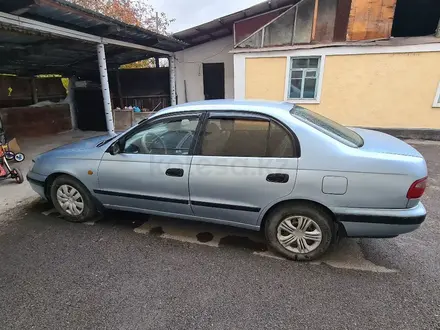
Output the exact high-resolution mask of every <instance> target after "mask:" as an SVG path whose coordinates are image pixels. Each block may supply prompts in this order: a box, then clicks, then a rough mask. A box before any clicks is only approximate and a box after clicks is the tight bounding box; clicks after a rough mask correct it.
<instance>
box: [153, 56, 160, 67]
mask: <svg viewBox="0 0 440 330" xmlns="http://www.w3.org/2000/svg"><path fill="white" fill-rule="evenodd" d="M154 64H155V65H156V68H160V65H159V57H157V56H156V57H155V58H154Z"/></svg>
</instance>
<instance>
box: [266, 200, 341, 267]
mask: <svg viewBox="0 0 440 330" xmlns="http://www.w3.org/2000/svg"><path fill="white" fill-rule="evenodd" d="M265 234H266V239H267V241H268V244H269V245H270V247H272V248H273V249H274V250H275V251H276V252H278V253H280V254H282V255H283V256H285V257H286V258H288V259H292V260H297V261H307V260H313V259H317V258H319V257H320V256H321V255H323V254H324V253H325V252H326V251H327V249H328V248H329V246H330V243H331V242H332V238H333V235H334V230H333V223H332V219H331V218H330V217H329V216H328V215H327V214H326V212H325V211H323V210H322V209H320V208H319V207H315V206H309V205H287V206H283V207H280V208H278V209H275V210H274V211H273V212H272V213H271V214H269V216H268V219H267V222H266V226H265Z"/></svg>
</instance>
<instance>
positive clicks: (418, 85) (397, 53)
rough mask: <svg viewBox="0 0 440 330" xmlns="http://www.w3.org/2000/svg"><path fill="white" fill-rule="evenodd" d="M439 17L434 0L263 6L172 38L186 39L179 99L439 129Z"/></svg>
mask: <svg viewBox="0 0 440 330" xmlns="http://www.w3.org/2000/svg"><path fill="white" fill-rule="evenodd" d="M439 18H440V2H439V1H438V0H423V1H412V0H370V1H365V0H272V1H268V2H264V3H261V4H258V5H256V6H253V7H250V8H248V9H245V10H243V11H240V12H237V13H234V14H231V15H228V16H225V17H221V18H219V19H216V20H214V21H211V22H208V23H206V24H202V25H199V26H197V27H193V28H190V29H188V30H185V31H182V32H179V33H177V34H175V35H174V36H175V37H176V38H178V39H180V40H183V41H184V42H186V43H187V44H189V45H190V47H187V48H186V49H184V50H182V51H178V52H176V53H175V57H176V90H177V98H178V103H184V102H187V101H195V100H202V99H210V98H235V99H267V100H277V101H288V102H292V103H295V104H300V105H302V106H304V107H307V108H309V109H311V110H313V111H316V112H318V113H321V114H323V115H325V116H327V117H329V118H331V119H333V120H336V121H339V122H341V123H343V124H346V125H350V126H362V127H370V128H379V129H383V130H387V129H388V130H389V131H393V130H394V131H395V133H396V134H397V135H399V134H404V133H402V132H401V131H402V130H408V129H409V130H410V131H411V132H412V133H417V132H418V133H420V134H422V135H423V136H422V137H425V138H426V137H427V136H428V135H429V134H431V135H432V134H434V135H440V134H439V131H435V130H439V129H440V38H439V30H440V26H439ZM436 33H437V37H436V36H435V35H436ZM399 132H400V133H399ZM433 132H434V133H433ZM412 136H414V135H412Z"/></svg>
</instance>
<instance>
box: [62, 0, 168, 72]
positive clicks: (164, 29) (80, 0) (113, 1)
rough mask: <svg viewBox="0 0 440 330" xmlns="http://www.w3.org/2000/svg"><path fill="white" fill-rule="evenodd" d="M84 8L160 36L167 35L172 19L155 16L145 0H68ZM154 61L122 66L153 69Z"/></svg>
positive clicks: (164, 16) (159, 14)
mask: <svg viewBox="0 0 440 330" xmlns="http://www.w3.org/2000/svg"><path fill="white" fill-rule="evenodd" d="M69 1H70V2H72V3H74V4H76V5H79V6H82V7H84V8H87V9H90V10H93V11H96V12H98V13H100V14H103V15H106V16H109V17H112V18H114V19H117V20H118V21H121V22H124V23H127V24H131V25H136V26H139V27H143V28H145V29H149V30H152V31H156V32H158V33H162V34H169V32H168V28H169V26H170V24H171V23H172V22H173V21H174V19H168V17H167V15H166V14H165V13H164V12H160V13H157V14H156V11H155V10H154V8H153V6H152V5H151V4H149V3H148V2H147V0H69ZM153 66H154V61H151V60H142V61H139V62H136V63H132V64H127V65H124V68H145V67H153Z"/></svg>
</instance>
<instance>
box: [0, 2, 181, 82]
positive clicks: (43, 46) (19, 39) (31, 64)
mask: <svg viewBox="0 0 440 330" xmlns="http://www.w3.org/2000/svg"><path fill="white" fill-rule="evenodd" d="M0 11H2V12H6V13H10V14H13V15H18V16H22V17H26V18H29V19H33V20H37V21H40V22H45V23H48V24H52V25H56V26H61V27H65V28H69V29H72V30H76V31H81V32H85V33H89V34H93V35H98V36H102V37H107V38H112V39H117V40H122V41H126V42H132V43H136V44H139V45H144V46H149V47H153V48H156V49H160V50H166V51H177V50H180V49H183V47H185V46H186V43H184V42H182V41H180V40H177V39H176V38H173V37H171V36H165V35H162V34H158V33H156V32H154V31H150V30H146V29H143V28H140V27H136V26H132V25H128V24H126V23H124V22H120V21H117V20H115V19H112V18H110V17H106V16H103V15H101V14H98V13H95V12H93V11H90V10H87V9H84V8H82V7H79V6H76V5H73V4H71V3H69V2H66V1H64V0H14V1H11V0H0ZM157 55H159V54H158V53H154V52H151V53H146V52H145V51H142V50H133V49H129V48H125V47H119V46H114V45H107V46H106V57H107V62H108V68H109V69H115V68H118V67H119V66H120V65H122V64H125V63H131V62H135V61H137V60H140V59H145V58H148V57H153V56H157ZM96 57H97V55H96V45H94V44H91V43H86V42H81V41H76V40H71V39H64V38H59V37H53V36H51V35H50V34H43V33H39V32H31V31H29V30H23V29H19V28H12V27H10V26H7V25H4V24H3V25H2V24H0V72H3V73H16V74H20V75H32V74H40V73H60V74H66V75H69V74H72V73H74V72H75V73H78V72H86V71H88V70H97V58H96Z"/></svg>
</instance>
